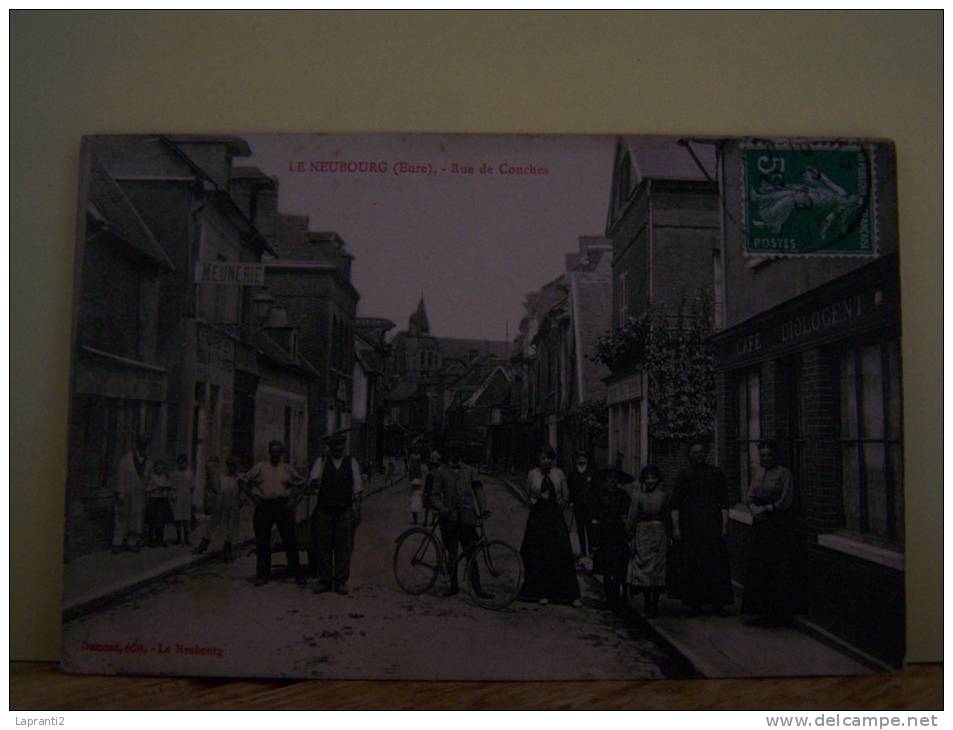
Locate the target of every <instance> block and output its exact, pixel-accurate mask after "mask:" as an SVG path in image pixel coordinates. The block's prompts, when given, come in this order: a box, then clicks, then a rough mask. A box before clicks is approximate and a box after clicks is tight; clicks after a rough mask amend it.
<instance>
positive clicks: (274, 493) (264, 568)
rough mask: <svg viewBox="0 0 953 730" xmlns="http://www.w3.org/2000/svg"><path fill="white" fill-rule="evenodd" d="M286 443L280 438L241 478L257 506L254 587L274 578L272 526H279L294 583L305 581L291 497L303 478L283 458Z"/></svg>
mask: <svg viewBox="0 0 953 730" xmlns="http://www.w3.org/2000/svg"><path fill="white" fill-rule="evenodd" d="M284 453H285V445H284V444H283V443H281V441H272V442H271V443H270V444H268V460H267V461H260V462H258V463H257V464H255V466H253V467H252V468H251V469H250V470H249V471H248V472H247V473H246V474H245V475H244V476H243V477H241V478H240V479H239V480H238V483H239V486H241V487H243V488H245V490H246V494H247V495H248V497H249V499H250V500H251V501H252V503H254V505H255V514H254V518H253V524H254V526H255V553H256V554H257V556H258V562H257V567H256V571H255V578H256V580H255V586H256V587H258V586H263V585H265V584H266V583H267V582H268V580H269V579H270V578H271V526H272V525H277V526H278V532H279V533H280V534H281V544H282V545H284V547H285V554H286V555H287V557H288V568H289V569H290V570H291V573H292V574H293V575H294V578H295V583H298V584H303V583H304V582H305V578H304V576H303V575H302V574H301V569H300V565H299V563H298V542H297V540H296V539H295V519H294V508H293V507H292V504H291V497H292V496H293V494H294V492H293V491H292V490H294V489H295V488H297V487H300V486H301V485H303V484H304V480H303V479H302V478H301V476H300V475H299V474H298V472H297V471H295V468H294V467H293V466H291V465H290V464H286V463H285V462H284V461H282V459H281V457H282V456H284Z"/></svg>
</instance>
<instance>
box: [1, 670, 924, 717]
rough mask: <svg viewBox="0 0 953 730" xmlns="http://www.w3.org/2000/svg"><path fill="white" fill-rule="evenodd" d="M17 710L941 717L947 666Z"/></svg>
mask: <svg viewBox="0 0 953 730" xmlns="http://www.w3.org/2000/svg"><path fill="white" fill-rule="evenodd" d="M10 708H11V709H13V710H54V709H64V710H70V709H75V710H93V709H127V710H173V709H217V710H241V709H256V710H266V709H274V710H291V709H302V710H307V709H474V710H476V709H481V710H489V709H548V710H568V709H630V710H637V709H659V710H701V709H720V710H735V709H737V710H743V709H747V710H757V709H782V710H939V709H942V708H943V666H942V665H941V664H919V665H912V666H909V667H907V668H906V669H904V670H903V671H901V672H897V673H895V674H881V675H872V676H863V677H811V678H798V679H746V680H739V679H685V680H676V679H666V680H644V681H611V682H399V681H382V682H363V681H335V680H301V681H296V680H226V679H204V678H203V679H189V678H180V677H94V676H84V675H71V674H64V673H63V672H61V671H60V670H59V666H58V665H57V664H56V663H52V662H11V663H10Z"/></svg>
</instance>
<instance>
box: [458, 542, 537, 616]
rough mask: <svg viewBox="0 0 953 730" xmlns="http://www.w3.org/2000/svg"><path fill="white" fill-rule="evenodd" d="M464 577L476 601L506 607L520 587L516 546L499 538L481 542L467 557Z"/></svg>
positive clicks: (520, 573)
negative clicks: (468, 557)
mask: <svg viewBox="0 0 953 730" xmlns="http://www.w3.org/2000/svg"><path fill="white" fill-rule="evenodd" d="M466 579H467V585H468V586H469V588H470V595H471V596H472V597H473V600H474V601H475V602H476V603H477V605H479V606H482V607H483V608H491V609H495V610H500V609H503V608H506V607H507V606H509V605H510V604H511V603H512V602H513V599H515V598H516V596H517V595H519V592H520V589H521V588H522V587H523V559H522V558H521V557H520V554H519V551H518V550H517V549H516V548H515V547H513V546H512V545H509V544H507V543H505V542H503V541H502V540H491V541H490V542H485V543H482V544H481V545H479V546H478V547H477V549H476V551H475V552H474V553H473V555H471V556H470V559H469V560H468V561H467V572H466ZM478 585H479V590H478V589H477V586H478Z"/></svg>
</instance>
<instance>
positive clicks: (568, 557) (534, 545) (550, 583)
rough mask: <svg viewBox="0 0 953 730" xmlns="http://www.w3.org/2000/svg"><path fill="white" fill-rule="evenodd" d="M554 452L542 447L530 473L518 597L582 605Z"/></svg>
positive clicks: (566, 505) (566, 489)
mask: <svg viewBox="0 0 953 730" xmlns="http://www.w3.org/2000/svg"><path fill="white" fill-rule="evenodd" d="M555 458H556V453H555V452H554V451H553V450H552V449H551V448H548V447H547V448H545V449H543V451H542V452H541V453H540V455H539V467H537V468H535V469H533V470H532V471H531V472H530V473H529V479H528V482H529V484H528V487H529V501H530V505H531V507H530V511H529V517H528V518H527V519H526V532H525V533H524V535H523V545H522V547H521V548H520V555H521V556H522V558H523V567H524V568H525V580H524V582H523V590H522V591H521V592H520V598H521V599H523V600H527V601H539V602H540V603H541V604H542V605H544V606H545V605H546V604H548V603H549V602H550V601H556V602H560V603H571V604H572V605H573V606H577V607H578V606H581V605H582V601H581V600H580V598H579V583H578V582H577V581H576V561H575V558H574V557H573V554H572V544H571V543H570V542H569V529H568V528H567V527H566V521H565V518H564V517H563V510H564V509H568V508H569V487H568V485H567V484H566V476H565V475H564V474H563V472H562V470H560V469H558V468H557V467H556V466H555V465H554V464H553V461H554V459H555Z"/></svg>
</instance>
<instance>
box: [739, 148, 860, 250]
mask: <svg viewBox="0 0 953 730" xmlns="http://www.w3.org/2000/svg"><path fill="white" fill-rule="evenodd" d="M741 159H742V216H743V229H744V253H745V255H757V256H803V255H813V256H819V255H820V256H825V255H826V256H872V255H874V254H875V253H876V251H877V232H876V219H875V218H876V217H875V215H874V211H875V210H876V206H875V205H874V201H875V193H876V191H875V183H874V180H875V177H874V174H873V162H872V155H871V150H870V148H869V147H867V146H865V145H862V144H850V143H845V142H830V141H826V142H819V141H769V140H764V141H753V142H750V143H747V144H745V145H744V146H743V147H742V155H741Z"/></svg>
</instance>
